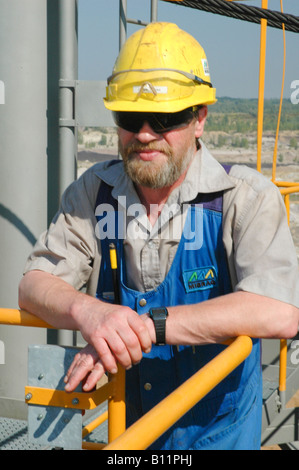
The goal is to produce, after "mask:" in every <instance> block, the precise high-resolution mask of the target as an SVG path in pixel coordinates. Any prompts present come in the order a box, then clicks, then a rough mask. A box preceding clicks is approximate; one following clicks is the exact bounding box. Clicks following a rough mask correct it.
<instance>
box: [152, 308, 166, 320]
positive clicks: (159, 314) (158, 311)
mask: <svg viewBox="0 0 299 470" xmlns="http://www.w3.org/2000/svg"><path fill="white" fill-rule="evenodd" d="M150 315H151V316H152V317H155V318H166V317H167V316H168V311H167V309H166V308H165V307H155V308H151V309H150Z"/></svg>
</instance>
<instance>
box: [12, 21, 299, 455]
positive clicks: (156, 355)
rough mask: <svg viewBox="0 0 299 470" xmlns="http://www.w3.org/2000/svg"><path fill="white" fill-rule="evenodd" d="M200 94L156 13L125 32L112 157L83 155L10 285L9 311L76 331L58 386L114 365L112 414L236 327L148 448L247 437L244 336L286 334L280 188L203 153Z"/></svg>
mask: <svg viewBox="0 0 299 470" xmlns="http://www.w3.org/2000/svg"><path fill="white" fill-rule="evenodd" d="M215 101H216V98H215V89H214V88H213V86H212V83H211V79H210V73H209V68H208V63H207V58H206V56H205V53H204V51H203V49H202V47H201V46H200V45H199V44H198V42H197V41H196V40H195V39H194V38H193V37H191V36H190V35H189V34H187V33H186V32H184V31H182V30H181V29H179V28H178V27H177V26H176V25H174V24H169V23H151V24H150V25H149V26H147V27H146V28H144V29H142V30H140V31H138V32H136V33H135V34H133V35H132V36H131V37H130V38H129V39H128V40H127V42H126V44H125V45H124V47H123V49H122V50H121V52H120V54H119V57H118V59H117V61H116V63H115V66H114V69H113V73H112V75H111V76H110V77H109V79H108V85H107V94H106V98H105V99H104V102H105V106H106V107H107V108H108V109H109V110H111V111H112V113H113V117H114V120H115V123H116V125H117V126H118V135H119V148H120V152H121V155H122V160H118V161H113V162H105V163H100V164H96V165H95V166H94V167H92V168H91V169H89V170H87V171H86V172H85V173H84V174H83V175H82V176H81V178H79V180H77V181H76V182H74V183H73V184H72V185H71V186H70V187H69V188H68V189H67V190H66V192H65V194H64V196H63V199H62V203H61V209H60V211H59V213H58V214H57V216H56V217H55V220H54V221H53V223H52V224H51V226H50V228H49V230H48V231H47V233H45V234H43V235H42V236H41V237H40V239H39V241H38V242H37V245H36V247H35V248H34V250H33V253H32V254H31V256H30V257H29V260H28V263H27V265H26V269H25V272H26V274H25V276H24V277H23V279H22V281H21V284H20V306H21V307H22V308H24V309H26V310H29V311H31V312H32V313H34V314H36V315H39V316H40V317H42V318H43V319H44V320H46V321H47V322H48V323H50V324H52V325H53V326H55V327H56V328H70V329H77V330H80V331H81V332H82V334H83V337H84V338H85V340H86V341H87V343H88V345H87V347H86V348H84V349H83V350H82V352H81V353H80V354H78V356H77V357H76V359H75V361H74V363H73V364H72V366H71V368H70V370H69V372H68V374H67V376H66V379H65V381H66V390H68V391H71V390H73V389H74V388H75V387H76V386H77V385H78V383H79V382H80V381H81V380H83V379H85V385H84V390H86V391H89V390H92V389H93V387H94V386H95V384H96V383H97V381H98V380H99V379H100V378H101V377H102V375H103V374H104V373H105V372H107V371H108V372H111V373H115V372H116V370H117V363H120V364H122V365H123V366H124V367H125V368H126V369H127V373H126V406H127V422H128V423H127V424H128V425H130V424H131V423H133V422H134V421H136V420H137V419H138V418H140V417H141V416H142V415H144V413H146V412H147V411H149V410H150V409H151V408H152V407H153V406H154V405H155V404H157V403H158V402H160V401H161V399H163V398H164V397H165V396H167V395H168V394H169V393H171V392H172V391H173V390H174V389H175V388H177V387H178V386H179V385H180V384H182V383H183V382H184V381H185V380H186V379H188V378H189V377H190V376H191V375H193V374H194V373H195V372H196V371H198V370H199V369H200V368H202V367H203V366H204V365H205V364H207V363H208V362H209V361H210V360H211V359H213V358H214V357H215V356H217V355H218V354H219V352H221V351H222V350H223V349H224V348H225V347H226V346H225V345H224V344H223V343H224V342H225V341H226V340H227V339H229V338H234V337H237V336H240V335H247V336H250V337H251V338H252V342H253V346H252V352H251V354H250V355H249V357H248V358H247V359H246V360H245V361H244V362H243V363H242V364H241V365H240V366H239V367H237V368H236V369H235V370H234V371H233V372H232V373H231V374H230V375H229V376H228V377H227V378H226V379H224V380H223V381H222V382H221V383H220V384H219V385H218V386H216V387H215V388H214V389H213V390H212V391H211V392H210V393H208V395H207V396H206V397H205V398H204V399H203V400H201V401H200V402H199V403H198V404H197V405H195V406H194V407H193V408H192V409H191V410H190V411H189V412H187V413H186V414H185V415H184V416H183V417H182V418H181V419H180V420H179V421H178V422H177V423H176V424H175V425H174V426H172V427H171V429H169V430H168V431H167V432H166V433H165V434H164V435H163V436H161V437H160V438H159V439H158V440H157V441H156V442H155V443H154V444H153V446H152V448H153V449H175V450H177V449H258V448H259V447H260V441H261V411H262V375H261V365H260V364H261V359H260V355H261V350H260V339H259V338H291V337H293V336H294V335H295V334H296V333H297V331H298V306H299V297H298V296H299V288H298V265H297V258H296V253H295V250H294V246H293V243H292V240H291V236H290V232H289V229H288V224H287V218H286V213H285V208H284V204H283V201H282V198H281V196H280V193H279V191H278V190H277V189H276V187H275V186H274V185H273V184H272V183H271V182H269V181H268V180H266V179H265V178H264V177H263V176H262V175H260V174H259V173H257V172H255V171H254V170H251V169H249V168H247V167H243V166H240V165H233V166H231V167H227V166H222V165H220V164H219V163H218V162H217V161H216V160H215V159H214V158H213V157H212V156H211V154H210V153H209V151H208V150H207V148H206V147H205V145H204V144H203V142H202V141H201V140H200V138H201V136H202V134H203V131H204V124H205V121H206V117H207V105H210V104H213V103H215ZM111 243H113V244H114V245H115V246H116V251H117V261H118V284H117V286H115V284H113V276H112V271H111V267H110V260H109V249H110V248H109V246H110V245H111ZM84 285H86V286H87V294H85V293H83V292H81V291H80V292H79V290H80V289H81V288H82V287H83V286H84ZM116 289H117V291H118V293H119V297H120V301H119V302H120V305H118V304H116V303H115V301H116V297H114V300H113V298H112V299H111V295H112V294H111V293H113V292H114V294H115V295H116V293H117V292H116ZM112 297H113V296H112Z"/></svg>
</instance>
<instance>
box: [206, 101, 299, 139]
mask: <svg viewBox="0 0 299 470" xmlns="http://www.w3.org/2000/svg"><path fill="white" fill-rule="evenodd" d="M278 111H279V100H278V99H271V100H265V105H264V130H265V131H274V130H276V126H277V118H278ZM257 113H258V100H257V99H236V98H218V101H217V103H216V104H215V105H213V106H210V107H209V117H208V121H207V124H206V128H205V129H206V131H208V132H209V131H223V132H228V133H233V132H240V133H244V132H247V133H248V132H256V129H257ZM280 130H282V131H283V130H284V131H296V130H299V105H294V104H292V103H291V102H290V100H287V99H284V100H283V105H282V113H281V121H280Z"/></svg>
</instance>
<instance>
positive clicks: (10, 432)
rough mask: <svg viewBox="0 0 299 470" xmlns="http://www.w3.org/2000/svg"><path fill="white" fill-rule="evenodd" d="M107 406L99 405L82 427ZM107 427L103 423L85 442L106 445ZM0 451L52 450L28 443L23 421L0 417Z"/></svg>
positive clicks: (26, 424)
mask: <svg viewBox="0 0 299 470" xmlns="http://www.w3.org/2000/svg"><path fill="white" fill-rule="evenodd" d="M106 409H107V406H106V405H105V404H104V405H101V406H100V407H99V408H98V409H97V410H96V411H97V412H96V413H93V414H91V415H89V416H88V415H87V417H86V418H85V419H84V420H83V426H86V424H88V423H89V422H91V421H92V420H93V419H95V418H96V417H97V416H99V415H100V414H102V413H103V412H104V411H105V410H106ZM107 440H108V425H107V421H105V422H104V423H103V424H102V425H101V426H98V427H97V428H96V429H95V430H94V431H93V432H92V433H90V434H89V435H88V436H86V437H85V438H84V441H86V442H95V443H107ZM0 450H53V447H52V446H42V445H39V444H34V443H33V442H29V438H28V423H27V421H25V420H18V419H12V418H1V417H0Z"/></svg>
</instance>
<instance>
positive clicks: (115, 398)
mask: <svg viewBox="0 0 299 470" xmlns="http://www.w3.org/2000/svg"><path fill="white" fill-rule="evenodd" d="M109 380H110V381H112V382H113V393H112V396H111V397H109V399H108V442H112V441H114V439H116V438H117V437H118V436H120V435H121V434H122V433H123V432H125V430H126V401H125V399H126V397H125V388H126V387H125V381H126V371H125V369H124V368H123V367H122V366H121V365H119V364H118V372H117V374H115V375H111V374H110V375H109Z"/></svg>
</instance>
